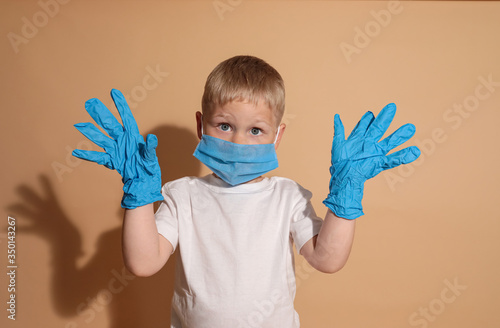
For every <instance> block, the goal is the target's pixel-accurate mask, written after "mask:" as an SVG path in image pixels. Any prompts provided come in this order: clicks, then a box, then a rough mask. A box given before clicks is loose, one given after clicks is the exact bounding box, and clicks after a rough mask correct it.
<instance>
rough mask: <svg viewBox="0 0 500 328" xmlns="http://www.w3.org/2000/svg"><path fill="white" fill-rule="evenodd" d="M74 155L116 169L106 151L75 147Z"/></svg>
mask: <svg viewBox="0 0 500 328" xmlns="http://www.w3.org/2000/svg"><path fill="white" fill-rule="evenodd" d="M72 155H73V156H75V157H78V158H80V159H83V160H86V161H90V162H94V163H97V164H100V165H104V166H106V167H107V168H108V169H114V167H113V164H112V163H111V156H109V155H108V154H106V153H103V152H100V151H93V150H81V149H75V150H73V152H72Z"/></svg>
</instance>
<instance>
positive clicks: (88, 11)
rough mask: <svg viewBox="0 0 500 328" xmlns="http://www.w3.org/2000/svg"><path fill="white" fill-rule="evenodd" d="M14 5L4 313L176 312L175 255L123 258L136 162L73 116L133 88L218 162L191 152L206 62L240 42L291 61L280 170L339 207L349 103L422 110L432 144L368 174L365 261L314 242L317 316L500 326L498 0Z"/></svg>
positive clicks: (152, 128)
mask: <svg viewBox="0 0 500 328" xmlns="http://www.w3.org/2000/svg"><path fill="white" fill-rule="evenodd" d="M44 4H46V5H44ZM55 4H58V5H57V6H56V5H55ZM0 6H1V10H0V15H1V24H0V27H1V30H0V35H1V36H2V39H1V48H0V58H1V63H2V64H1V66H0V67H1V75H0V76H1V82H0V83H1V89H0V90H1V91H0V92H1V98H0V99H1V101H2V114H3V115H2V119H1V120H0V140H1V154H2V157H1V164H0V165H1V174H2V179H1V181H2V184H1V188H0V203H1V206H0V208H1V209H2V210H1V212H2V215H1V221H0V222H1V223H0V227H1V231H0V236H1V238H0V240H1V243H0V245H1V246H0V248H1V251H0V254H1V255H0V259H1V261H0V263H2V271H4V270H5V271H7V242H8V238H7V237H8V236H7V216H8V215H10V216H13V217H15V219H16V226H17V235H16V243H17V244H16V245H17V248H16V250H17V254H16V255H17V257H16V261H17V262H16V263H17V265H18V268H17V275H16V295H17V297H16V299H17V303H16V309H17V320H16V321H15V322H13V321H11V320H8V319H7V312H6V308H7V305H6V301H7V299H8V297H9V296H8V292H7V285H8V280H7V279H6V277H7V276H6V274H1V275H0V276H1V277H2V278H1V281H0V299H1V300H2V302H1V303H2V304H3V305H2V307H3V308H2V309H1V311H0V313H2V315H1V319H0V325H1V326H2V327H23V328H24V327H64V328H74V327H89V328H90V327H92V328H100V327H112V328H118V327H120V328H129V327H130V328H132V327H133V328H135V327H166V324H167V322H168V320H169V305H170V303H169V302H170V296H171V292H172V276H173V265H172V263H169V264H167V266H166V267H165V268H164V269H163V270H162V271H161V272H160V273H159V274H157V275H155V276H153V277H151V278H133V277H130V276H129V275H128V274H127V273H126V272H122V268H123V263H122V259H121V249H120V227H121V217H122V210H121V208H120V206H119V203H120V199H121V181H120V177H119V175H118V174H117V173H116V172H111V171H109V170H107V169H105V168H103V167H100V166H98V165H95V164H93V163H84V162H81V161H78V160H76V159H74V158H72V157H71V156H70V155H69V154H70V152H71V150H72V149H74V148H77V147H82V148H85V147H87V148H88V147H90V148H92V149H95V150H97V147H95V146H94V147H92V146H90V143H89V142H88V141H86V139H85V138H84V137H83V136H82V135H80V134H79V133H78V131H77V130H76V129H74V128H73V126H72V125H73V124H75V123H78V122H86V121H89V120H91V118H90V117H89V116H88V115H87V113H86V112H85V110H84V102H85V101H86V100H87V99H89V98H93V97H97V98H99V99H101V100H102V101H103V102H104V103H105V104H106V105H108V106H109V108H111V109H113V110H114V106H113V105H112V101H111V98H110V96H109V91H110V90H111V88H117V89H120V90H122V91H123V92H124V93H125V94H128V95H129V101H130V103H131V105H132V107H133V112H134V114H135V117H136V119H137V121H138V124H139V126H140V128H141V132H142V133H144V134H147V133H155V134H157V136H158V138H159V140H160V146H159V149H158V151H159V158H160V164H161V166H162V172H163V176H164V179H165V181H167V180H171V179H175V178H178V177H181V176H184V175H202V174H206V173H207V172H208V171H207V169H206V168H204V167H201V166H200V165H199V164H198V163H197V161H196V160H195V159H194V158H193V157H192V156H191V154H192V152H193V150H194V148H195V146H196V144H197V138H196V136H195V115H194V113H195V111H196V110H198V109H199V104H200V99H201V95H202V88H203V85H204V81H205V79H206V76H207V75H208V73H209V72H210V71H211V70H212V69H213V68H214V67H215V65H216V64H218V63H219V62H220V61H222V60H224V59H226V58H228V57H230V56H233V55H237V54H252V55H256V56H259V57H261V58H263V59H265V60H266V61H268V62H269V63H271V64H272V65H273V66H274V67H276V68H277V69H278V70H279V71H280V72H281V74H282V75H283V77H284V79H285V82H286V87H287V109H286V111H287V112H286V115H285V118H284V121H285V123H286V124H287V125H288V128H287V130H286V134H285V135H284V139H283V140H282V144H281V146H280V149H279V152H278V156H279V159H280V168H279V169H277V170H276V171H275V172H274V174H276V175H281V176H285V177H289V178H292V179H294V180H296V181H298V182H299V183H301V184H302V185H303V186H305V187H306V188H308V189H310V190H311V191H312V192H313V194H314V198H313V202H314V205H315V208H316V209H317V212H318V213H319V214H321V215H323V214H324V213H325V209H324V206H323V205H322V204H321V201H322V200H323V199H324V197H325V195H326V193H327V188H328V181H329V172H328V167H329V160H330V158H329V156H330V144H331V138H332V135H333V116H334V114H335V113H339V114H341V117H342V119H343V121H344V124H345V126H346V130H350V129H352V127H354V125H355V124H356V122H357V121H358V119H359V118H360V117H361V115H362V114H363V113H364V112H365V111H367V110H372V111H374V112H375V113H378V111H379V110H380V109H381V108H382V107H383V106H385V105H386V104H387V103H389V102H395V103H396V104H397V106H398V113H397V115H396V118H395V121H394V123H393V126H392V127H391V131H394V130H395V129H396V128H397V127H398V126H400V125H402V124H404V123H407V122H412V123H414V124H415V125H416V126H417V133H416V136H415V138H414V139H413V140H412V141H411V142H410V144H416V145H419V146H420V147H421V150H422V156H421V158H420V159H419V160H418V162H416V163H414V164H412V165H409V166H407V167H405V168H401V169H398V170H393V171H391V172H385V173H382V174H381V175H380V176H378V177H377V178H375V179H374V180H371V181H369V182H368V183H367V184H366V189H365V198H364V206H365V213H366V215H365V216H364V217H361V218H359V222H358V227H357V235H356V239H355V244H354V248H353V251H352V254H351V258H350V261H349V262H348V264H347V266H346V267H345V268H344V269H343V270H342V271H340V272H339V273H337V274H334V275H324V274H321V273H318V272H311V270H310V268H309V267H308V266H307V265H306V264H305V263H304V261H303V259H302V258H300V257H299V258H298V259H297V277H298V278H297V279H298V283H299V287H298V295H297V298H296V306H297V309H298V311H299V314H300V316H301V320H302V324H303V327H306V328H311V327H312V328H315V327H317V328H322V327H342V328H359V327H375V328H392V327H395V328H401V327H435V328H437V327H455V328H466V327H484V328H490V327H499V326H500V314H499V311H498V309H499V306H500V296H499V295H500V265H499V255H498V253H499V250H500V215H499V210H498V202H499V184H500V174H499V173H498V163H499V160H500V152H499V146H498V139H499V137H500V132H499V128H498V124H499V119H500V64H499V60H500V43H499V42H498V36H499V33H500V19H499V17H500V3H497V2H406V1H404V2H394V3H392V4H389V3H387V2H377V1H367V2H337V1H335V2H334V1H249V0H243V1H241V0H232V1H230V0H221V1H182V2H181V1H76V0H73V1H67V0H65V1H63V0H59V2H55V0H42V1H41V2H36V1H2V2H1V4H0ZM44 7H45V9H44ZM391 11H392V12H391ZM384 13H385V14H384ZM388 13H389V15H387V14H388ZM376 17H378V21H377V18H376ZM360 31H361V32H360ZM363 31H364V32H363ZM367 33H368V34H367ZM363 34H364V35H365V36H363ZM152 72H153V73H152ZM155 72H156V73H155ZM488 80H489V81H490V82H488ZM115 113H116V112H115ZM4 308H5V309H4Z"/></svg>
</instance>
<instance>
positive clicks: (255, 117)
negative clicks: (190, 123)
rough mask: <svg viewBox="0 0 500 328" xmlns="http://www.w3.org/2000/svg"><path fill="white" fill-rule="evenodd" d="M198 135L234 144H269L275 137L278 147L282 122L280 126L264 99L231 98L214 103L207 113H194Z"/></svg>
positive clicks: (282, 129)
mask: <svg viewBox="0 0 500 328" xmlns="http://www.w3.org/2000/svg"><path fill="white" fill-rule="evenodd" d="M196 120H197V123H198V137H199V138H201V124H203V133H204V134H207V135H209V136H212V137H215V138H219V139H223V140H226V141H230V142H233V143H237V144H270V143H273V142H274V140H275V139H276V143H275V148H278V145H279V142H280V141H281V136H282V135H283V132H284V130H285V124H281V125H280V129H279V133H278V135H276V133H277V132H278V122H276V117H275V115H274V113H273V110H272V109H271V108H270V107H269V106H268V105H267V104H266V103H265V102H264V101H262V100H261V101H259V102H258V103H257V105H256V104H253V103H251V102H247V101H232V102H229V103H227V104H225V105H223V106H216V107H215V108H214V109H213V110H212V111H211V112H210V113H209V114H205V115H203V118H202V115H201V113H200V112H197V113H196Z"/></svg>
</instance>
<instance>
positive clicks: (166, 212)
mask: <svg viewBox="0 0 500 328" xmlns="http://www.w3.org/2000/svg"><path fill="white" fill-rule="evenodd" d="M161 193H162V195H163V202H162V203H161V204H160V206H159V207H158V210H157V211H156V213H155V221H156V227H157V229H158V233H159V234H160V235H162V236H163V237H165V238H166V239H167V240H168V241H169V242H170V243H171V244H172V246H173V250H172V252H173V251H175V249H176V248H177V243H178V241H179V222H178V216H177V212H178V211H177V205H176V203H175V200H174V198H173V197H172V193H171V191H170V189H169V184H168V183H167V184H165V185H164V186H163V188H162V189H161Z"/></svg>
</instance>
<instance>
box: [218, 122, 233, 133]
mask: <svg viewBox="0 0 500 328" xmlns="http://www.w3.org/2000/svg"><path fill="white" fill-rule="evenodd" d="M219 129H221V130H222V131H224V132H227V131H231V126H230V125H229V124H227V123H221V124H220V125H219Z"/></svg>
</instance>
